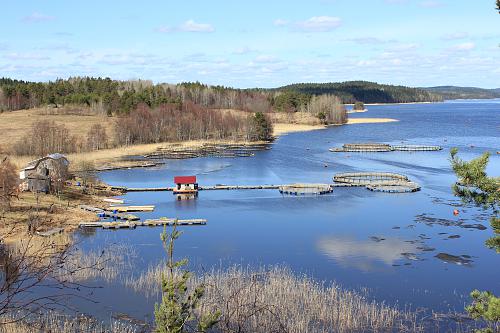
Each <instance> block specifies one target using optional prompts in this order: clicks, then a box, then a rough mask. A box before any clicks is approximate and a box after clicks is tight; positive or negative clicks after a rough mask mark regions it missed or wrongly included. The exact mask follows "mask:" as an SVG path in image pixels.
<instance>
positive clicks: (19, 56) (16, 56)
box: [4, 52, 50, 60]
mask: <svg viewBox="0 0 500 333" xmlns="http://www.w3.org/2000/svg"><path fill="white" fill-rule="evenodd" d="M4 58H6V59H9V60H49V59H50V58H49V57H47V56H42V55H39V54H31V53H17V52H14V53H9V54H6V55H4Z"/></svg>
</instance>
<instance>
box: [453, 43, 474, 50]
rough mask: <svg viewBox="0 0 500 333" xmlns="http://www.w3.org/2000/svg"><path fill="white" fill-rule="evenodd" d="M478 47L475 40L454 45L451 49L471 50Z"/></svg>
mask: <svg viewBox="0 0 500 333" xmlns="http://www.w3.org/2000/svg"><path fill="white" fill-rule="evenodd" d="M475 48H476V44H475V43H473V42H465V43H461V44H457V45H455V46H453V47H452V48H451V49H452V50H455V51H470V50H473V49H475Z"/></svg>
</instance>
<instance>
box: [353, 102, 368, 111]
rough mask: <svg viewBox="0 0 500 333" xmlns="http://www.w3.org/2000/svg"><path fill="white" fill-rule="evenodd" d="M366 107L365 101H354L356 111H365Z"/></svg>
mask: <svg viewBox="0 0 500 333" xmlns="http://www.w3.org/2000/svg"><path fill="white" fill-rule="evenodd" d="M364 109H365V103H363V102H356V103H354V107H353V110H354V111H363V110H364Z"/></svg>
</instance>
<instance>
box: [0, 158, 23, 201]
mask: <svg viewBox="0 0 500 333" xmlns="http://www.w3.org/2000/svg"><path fill="white" fill-rule="evenodd" d="M18 180H19V177H18V175H17V172H16V168H15V167H14V165H13V164H12V163H11V162H10V161H9V160H8V158H7V157H4V158H3V159H2V160H1V161H0V208H3V209H5V210H9V209H10V200H11V198H12V197H14V196H16V194H17V190H18Z"/></svg>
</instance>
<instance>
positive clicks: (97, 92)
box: [0, 77, 442, 115]
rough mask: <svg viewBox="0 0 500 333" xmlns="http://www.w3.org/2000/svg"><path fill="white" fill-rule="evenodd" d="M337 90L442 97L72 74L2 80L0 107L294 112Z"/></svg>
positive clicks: (385, 97) (348, 86) (385, 89)
mask: <svg viewBox="0 0 500 333" xmlns="http://www.w3.org/2000/svg"><path fill="white" fill-rule="evenodd" d="M325 94H330V95H335V96H337V97H339V98H340V102H341V103H355V102H356V101H361V102H364V103H399V102H433V101H441V100H442V98H441V97H440V95H438V94H434V93H432V92H429V91H425V90H423V89H418V88H409V87H403V86H392V85H381V84H377V83H372V82H364V81H353V82H343V83H301V84H294V85H289V86H285V87H281V88H278V89H235V88H230V87H224V86H209V85H205V84H202V83H200V82H185V83H180V84H165V83H162V84H153V82H151V81H148V80H129V81H117V80H112V79H110V78H93V77H73V78H69V79H66V80H63V79H58V80H55V81H51V82H45V83H42V82H28V81H22V80H13V79H9V78H1V79H0V111H2V110H4V111H12V110H20V109H27V108H33V107H38V106H42V105H53V106H59V105H66V104H72V105H84V106H88V107H92V108H94V109H96V110H97V111H99V112H101V113H105V114H108V115H118V114H128V113H129V112H130V111H132V110H135V109H136V108H137V106H138V105H139V104H141V103H143V104H146V105H148V106H149V107H151V108H155V107H158V106H160V105H162V104H177V105H181V104H182V103H185V102H193V103H195V104H198V105H201V106H204V107H206V108H213V109H217V108H218V109H238V110H245V111H251V112H263V113H265V112H270V111H274V112H296V111H300V109H301V107H303V106H305V105H307V104H308V103H309V101H310V100H311V99H312V97H313V96H314V95H325Z"/></svg>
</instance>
